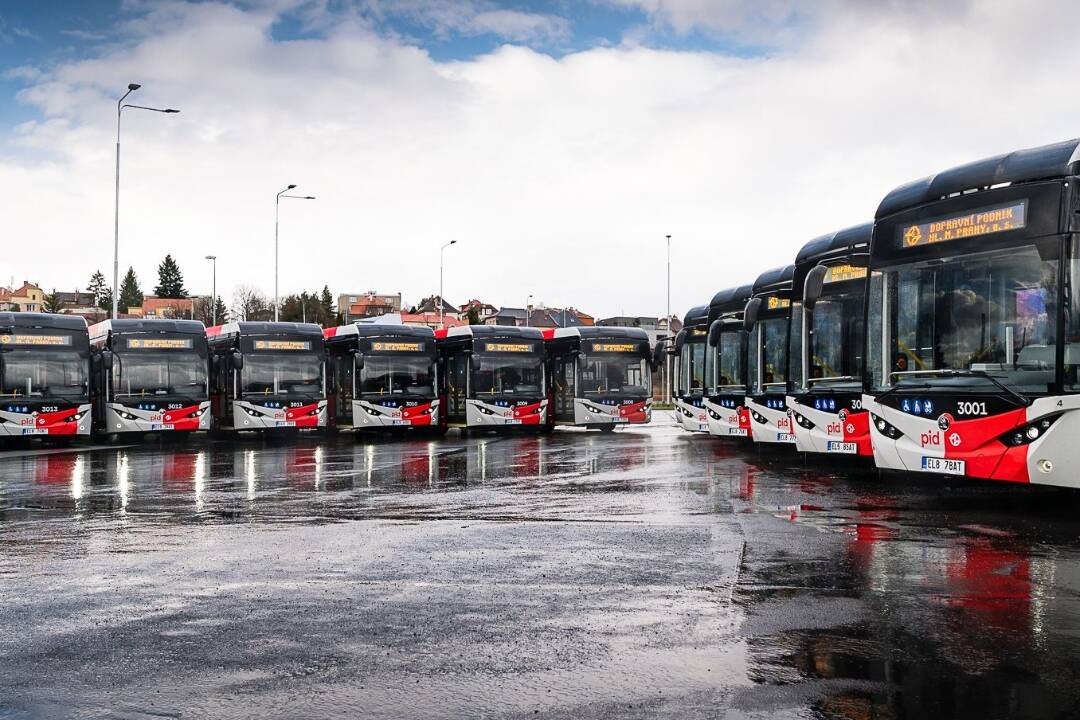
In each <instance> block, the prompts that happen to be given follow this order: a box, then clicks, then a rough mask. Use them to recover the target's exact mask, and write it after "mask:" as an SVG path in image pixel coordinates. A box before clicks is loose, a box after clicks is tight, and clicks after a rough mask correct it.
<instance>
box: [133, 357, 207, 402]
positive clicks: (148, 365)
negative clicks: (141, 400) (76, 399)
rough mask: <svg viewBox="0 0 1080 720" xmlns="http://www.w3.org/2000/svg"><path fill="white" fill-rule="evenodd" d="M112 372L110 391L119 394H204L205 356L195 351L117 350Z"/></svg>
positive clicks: (184, 396) (190, 396)
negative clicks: (200, 355)
mask: <svg viewBox="0 0 1080 720" xmlns="http://www.w3.org/2000/svg"><path fill="white" fill-rule="evenodd" d="M112 375H113V394H114V395H115V396H116V397H118V398H121V397H131V396H139V397H143V396H146V395H160V396H165V395H168V396H174V397H183V398H192V399H195V398H205V397H206V392H207V391H206V358H204V357H199V354H198V353H194V352H160V353H159V352H131V353H117V354H116V355H115V356H114V361H113V369H112Z"/></svg>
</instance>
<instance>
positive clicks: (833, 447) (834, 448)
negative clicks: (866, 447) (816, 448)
mask: <svg viewBox="0 0 1080 720" xmlns="http://www.w3.org/2000/svg"><path fill="white" fill-rule="evenodd" d="M825 449H826V450H827V451H828V452H831V453H843V454H845V455H854V454H856V453H857V452H859V446H858V445H856V444H855V443H853V442H837V441H836V440H830V441H829V444H828V445H826V446H825Z"/></svg>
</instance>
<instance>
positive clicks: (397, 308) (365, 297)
mask: <svg viewBox="0 0 1080 720" xmlns="http://www.w3.org/2000/svg"><path fill="white" fill-rule="evenodd" d="M337 308H338V312H339V313H341V315H342V318H343V319H344V322H345V323H346V324H349V323H352V322H355V321H357V320H363V319H364V318H373V317H380V316H382V315H393V314H395V313H400V312H401V293H397V294H396V295H395V294H379V293H377V292H375V291H374V290H370V291H368V292H365V293H353V294H346V295H338V299H337Z"/></svg>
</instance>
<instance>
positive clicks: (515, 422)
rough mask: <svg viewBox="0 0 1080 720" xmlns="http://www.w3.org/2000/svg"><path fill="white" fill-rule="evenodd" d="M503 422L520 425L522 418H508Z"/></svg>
mask: <svg viewBox="0 0 1080 720" xmlns="http://www.w3.org/2000/svg"><path fill="white" fill-rule="evenodd" d="M503 423H504V424H506V425H520V424H521V421H520V420H510V419H507V420H504V421H503Z"/></svg>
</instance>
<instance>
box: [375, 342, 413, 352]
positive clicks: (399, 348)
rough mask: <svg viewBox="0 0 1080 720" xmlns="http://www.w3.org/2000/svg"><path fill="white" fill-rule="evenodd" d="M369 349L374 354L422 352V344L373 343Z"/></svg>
mask: <svg viewBox="0 0 1080 720" xmlns="http://www.w3.org/2000/svg"><path fill="white" fill-rule="evenodd" d="M371 349H372V351H374V352H423V351H424V343H422V342H373V343H371Z"/></svg>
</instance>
